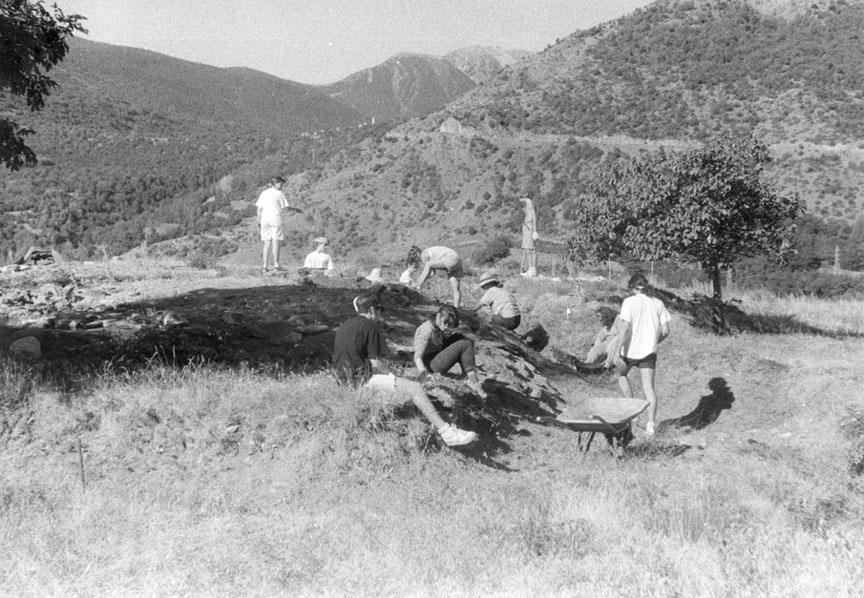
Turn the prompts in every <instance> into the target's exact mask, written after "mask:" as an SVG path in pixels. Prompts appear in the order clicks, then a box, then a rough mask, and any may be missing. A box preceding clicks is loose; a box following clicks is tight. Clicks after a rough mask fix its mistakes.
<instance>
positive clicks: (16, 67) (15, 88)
mask: <svg viewBox="0 0 864 598" xmlns="http://www.w3.org/2000/svg"><path fill="white" fill-rule="evenodd" d="M52 9H53V13H52V12H49V11H48V9H46V8H45V6H44V5H43V3H42V2H30V1H28V0H0V91H4V90H8V91H10V92H11V93H12V95H15V96H24V98H25V100H26V102H27V107H28V108H30V110H31V111H36V110H41V109H42V107H43V106H44V105H45V97H46V96H47V95H49V94H50V93H51V88H52V87H55V86H56V85H57V83H55V82H54V80H53V79H51V78H50V77H48V75H47V74H46V73H47V72H48V71H50V70H51V68H52V67H54V66H56V65H57V64H58V63H59V62H60V61H62V60H63V59H64V58H65V57H66V53H67V52H68V51H69V46H68V45H67V43H66V38H67V37H70V36H72V35H74V34H75V32H76V31H80V32H82V33H86V30H85V29H84V28H83V27H82V26H81V21H82V20H83V19H84V17H82V16H81V15H69V16H66V15H64V14H63V11H61V10H60V9H59V8H58V7H57V5H56V4H55V5H53V6H52ZM32 133H33V131H32V130H31V129H27V128H24V127H19V126H18V123H16V122H14V121H12V120H10V119H8V118H0V162H2V163H3V164H4V165H5V166H6V168H9V169H11V170H18V169H19V168H21V167H22V166H23V165H25V164H27V165H32V164H36V162H37V160H36V153H35V152H34V151H33V150H32V149H31V148H30V147H29V146H28V145H27V144H26V143H25V141H24V138H25V137H26V136H27V135H30V134H32Z"/></svg>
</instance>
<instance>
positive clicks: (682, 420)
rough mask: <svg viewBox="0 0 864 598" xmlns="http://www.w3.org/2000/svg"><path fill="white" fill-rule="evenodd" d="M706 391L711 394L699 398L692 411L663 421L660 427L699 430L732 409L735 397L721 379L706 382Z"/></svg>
mask: <svg viewBox="0 0 864 598" xmlns="http://www.w3.org/2000/svg"><path fill="white" fill-rule="evenodd" d="M708 389H709V390H710V391H711V394H709V395H706V396H704V397H700V398H699V404H698V405H696V408H695V409H694V410H693V411H691V412H690V413H688V414H687V415H682V416H681V417H678V418H675V419H669V420H665V421H663V422H662V423H661V425H660V427H661V428H666V427H673V426H674V427H679V428H680V427H688V428H692V429H694V430H701V429H702V428H704V427H706V426H708V425H709V424H712V423H714V422H715V421H717V418H718V417H720V413H721V412H722V411H724V410H726V409H731V408H732V403H734V402H735V395H734V394H732V390H731V389H730V388H729V386H728V385H727V384H726V380H724V379H723V378H711V380H709V381H708Z"/></svg>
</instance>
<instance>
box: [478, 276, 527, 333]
mask: <svg viewBox="0 0 864 598" xmlns="http://www.w3.org/2000/svg"><path fill="white" fill-rule="evenodd" d="M477 284H478V286H479V287H480V288H481V289H483V290H484V291H485V292H484V293H483V297H481V298H480V301H478V302H477V305H476V306H475V307H474V311H477V312H480V313H481V314H486V315H487V316H488V318H489V321H490V322H491V323H492V324H495V325H496V326H501V327H502V328H504V329H505V330H516V329H517V328H519V324H521V323H522V311H521V310H520V309H519V304H518V303H517V302H516V297H514V296H513V293H511V292H510V291H507V290H506V289H505V288H504V285H502V284H501V281H500V280H499V277H498V274H497V273H496V272H495V271H493V270H489V271H487V272H484V273H483V275H482V276H481V277H480V282H479V283H477Z"/></svg>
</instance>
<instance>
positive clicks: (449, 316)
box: [431, 305, 459, 328]
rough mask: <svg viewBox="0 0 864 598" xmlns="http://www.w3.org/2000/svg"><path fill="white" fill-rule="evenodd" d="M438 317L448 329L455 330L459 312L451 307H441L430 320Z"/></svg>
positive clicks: (457, 324)
mask: <svg viewBox="0 0 864 598" xmlns="http://www.w3.org/2000/svg"><path fill="white" fill-rule="evenodd" d="M439 315H440V316H441V317H442V318H443V319H444V322H445V323H446V324H447V326H448V327H449V328H456V327H457V326H459V311H458V310H457V309H456V308H455V307H453V306H452V305H442V306H441V307H439V308H438V311H436V312H435V315H434V316H432V318H431V319H432V320H433V321H434V319H435V316H439Z"/></svg>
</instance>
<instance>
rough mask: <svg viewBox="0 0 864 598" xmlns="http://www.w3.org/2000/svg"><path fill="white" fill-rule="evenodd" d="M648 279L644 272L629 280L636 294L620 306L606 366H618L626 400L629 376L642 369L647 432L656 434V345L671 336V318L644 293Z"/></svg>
mask: <svg viewBox="0 0 864 598" xmlns="http://www.w3.org/2000/svg"><path fill="white" fill-rule="evenodd" d="M647 286H648V279H647V278H645V275H644V274H642V273H641V272H637V273H636V274H634V275H633V276H631V277H630V281H629V282H628V283H627V288H628V289H629V290H630V291H631V292H632V293H633V295H632V296H631V297H627V298H626V299H625V300H624V302H623V303H622V304H621V314H620V316H619V317H618V318H619V319H618V322H619V325H618V339H617V341H616V342H615V343H614V344H613V345H612V346H611V347H610V350H609V353H608V355H607V356H606V367H607V368H609V367H612V366H613V365H614V366H615V373H617V374H618V386H619V387H620V388H621V392H622V393H623V394H624V396H625V397H628V398H632V397H633V389H632V388H631V387H630V381H629V380H627V374H628V373H629V372H630V369H631V368H632V367H634V366H635V367H637V368H639V374H640V375H641V377H642V391H643V392H644V393H645V400H647V401H648V423H647V424H646V426H645V433H646V434H647V435H648V436H653V435H654V419H655V417H656V415H657V395H656V394H655V392H654V370H655V368H656V367H657V345H659V344H660V343H661V342H662V341H663V339H665V338H666V337H667V336H669V322H670V320H671V319H672V318H671V317H670V316H669V312H668V311H666V306H665V305H663V302H662V301H660V300H659V299H657V298H655V297H649V296H648V295H646V294H644V292H643V291H644V290H645V288H646V287H647Z"/></svg>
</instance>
